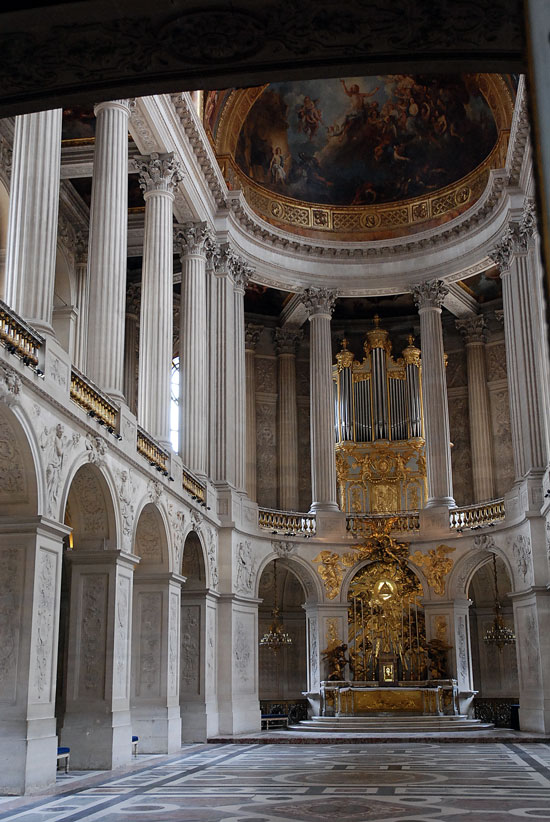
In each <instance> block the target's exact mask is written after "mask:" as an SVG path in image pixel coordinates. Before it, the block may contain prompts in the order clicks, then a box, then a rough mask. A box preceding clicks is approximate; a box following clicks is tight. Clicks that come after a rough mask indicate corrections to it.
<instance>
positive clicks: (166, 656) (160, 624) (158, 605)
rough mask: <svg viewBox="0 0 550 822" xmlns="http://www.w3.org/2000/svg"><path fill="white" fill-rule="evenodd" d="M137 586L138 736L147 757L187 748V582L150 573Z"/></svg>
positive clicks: (134, 657)
mask: <svg viewBox="0 0 550 822" xmlns="http://www.w3.org/2000/svg"><path fill="white" fill-rule="evenodd" d="M144 570H145V568H143V569H140V573H139V574H136V577H135V581H134V595H133V617H132V734H135V735H136V736H139V750H140V751H141V753H165V754H167V753H175V752H176V751H178V750H179V749H180V747H181V717H180V708H179V661H180V660H179V654H180V598H181V585H182V582H183V578H182V577H179V576H177V575H175V574H151V575H148V574H147V573H144Z"/></svg>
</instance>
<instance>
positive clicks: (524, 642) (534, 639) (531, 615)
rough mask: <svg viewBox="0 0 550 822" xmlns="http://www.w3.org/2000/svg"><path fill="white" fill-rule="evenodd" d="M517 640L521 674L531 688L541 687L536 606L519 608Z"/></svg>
mask: <svg viewBox="0 0 550 822" xmlns="http://www.w3.org/2000/svg"><path fill="white" fill-rule="evenodd" d="M515 617H516V622H517V631H516V633H517V638H518V645H519V652H520V660H521V664H520V666H519V674H520V677H521V678H522V679H523V682H524V684H527V685H528V686H529V687H530V688H540V687H541V684H542V682H541V670H540V643H539V632H538V626H537V619H536V616H535V606H533V605H529V606H526V607H523V608H518V609H517V611H516V613H515Z"/></svg>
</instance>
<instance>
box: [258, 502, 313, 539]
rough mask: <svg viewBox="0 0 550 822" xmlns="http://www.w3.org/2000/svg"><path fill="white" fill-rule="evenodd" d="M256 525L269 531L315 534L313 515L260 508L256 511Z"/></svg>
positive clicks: (303, 534)
mask: <svg viewBox="0 0 550 822" xmlns="http://www.w3.org/2000/svg"><path fill="white" fill-rule="evenodd" d="M258 525H259V526H260V528H265V530H266V531H271V533H277V534H286V535H302V536H313V535H314V534H315V515H314V514H298V513H295V512H293V511H275V510H273V509H271V508H260V509H259V511H258Z"/></svg>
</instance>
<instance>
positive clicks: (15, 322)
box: [0, 300, 44, 370]
mask: <svg viewBox="0 0 550 822" xmlns="http://www.w3.org/2000/svg"><path fill="white" fill-rule="evenodd" d="M0 342H1V343H2V345H3V346H4V347H5V348H7V349H8V351H10V352H11V353H12V354H15V355H16V356H17V357H19V358H20V359H21V360H23V362H24V364H25V365H29V366H31V367H32V368H35V369H36V367H37V365H38V352H39V350H40V348H41V347H42V345H43V344H44V338H43V337H41V336H40V334H37V332H36V331H35V330H34V328H31V326H30V325H27V323H26V322H25V321H24V320H22V319H21V317H19V315H18V314H16V313H15V311H12V309H11V308H9V307H8V306H7V305H6V303H4V302H2V300H0ZM37 370H38V369H37Z"/></svg>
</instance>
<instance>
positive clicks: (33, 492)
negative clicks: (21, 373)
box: [0, 367, 44, 517]
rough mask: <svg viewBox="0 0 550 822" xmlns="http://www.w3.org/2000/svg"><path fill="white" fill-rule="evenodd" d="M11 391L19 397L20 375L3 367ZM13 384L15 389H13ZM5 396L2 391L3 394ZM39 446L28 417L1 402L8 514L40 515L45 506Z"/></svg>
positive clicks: (0, 455)
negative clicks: (43, 502)
mask: <svg viewBox="0 0 550 822" xmlns="http://www.w3.org/2000/svg"><path fill="white" fill-rule="evenodd" d="M2 377H4V380H5V382H6V385H7V392H8V393H11V394H12V396H13V397H15V396H16V395H17V394H18V393H19V390H20V383H19V378H18V377H17V376H16V375H15V372H12V371H11V369H8V368H7V367H3V370H2V371H0V388H1V387H2ZM10 385H11V386H12V389H16V390H15V393H14V391H13V390H11V391H10ZM0 396H1V395H0ZM37 452H38V449H37V447H36V443H35V441H34V437H33V435H32V433H31V429H30V426H29V425H28V424H27V420H26V418H25V417H24V415H23V414H22V413H21V409H20V408H18V407H15V408H13V409H12V408H8V405H7V404H5V403H2V402H0V506H1V508H2V513H3V514H4V515H6V516H12V517H18V516H36V514H38V513H41V511H42V510H43V507H44V506H43V504H42V500H43V491H44V489H43V482H42V473H41V471H40V470H37V466H40V460H39V458H38V453H37Z"/></svg>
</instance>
